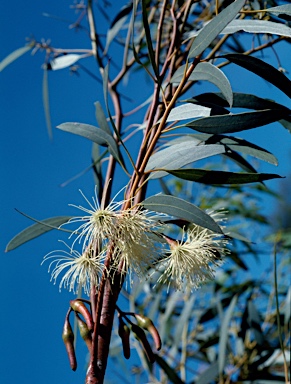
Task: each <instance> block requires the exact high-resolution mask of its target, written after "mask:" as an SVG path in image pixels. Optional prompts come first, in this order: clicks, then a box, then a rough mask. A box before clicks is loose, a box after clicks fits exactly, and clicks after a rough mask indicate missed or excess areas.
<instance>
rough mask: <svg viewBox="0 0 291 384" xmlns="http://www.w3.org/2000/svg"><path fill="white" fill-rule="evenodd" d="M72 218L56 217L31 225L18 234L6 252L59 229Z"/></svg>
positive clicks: (8, 245) (10, 242)
mask: <svg viewBox="0 0 291 384" xmlns="http://www.w3.org/2000/svg"><path fill="white" fill-rule="evenodd" d="M70 218H71V216H56V217H50V218H48V219H45V220H42V221H37V220H35V219H33V220H35V221H37V223H36V224H33V225H31V226H30V227H28V228H26V229H24V230H23V231H21V232H20V233H18V234H17V235H16V236H15V237H13V239H12V240H10V241H9V243H8V244H7V247H6V249H5V252H9V251H12V250H13V249H15V248H17V247H19V246H20V245H22V244H24V243H26V242H28V241H30V240H32V239H34V238H36V237H38V236H40V235H42V234H44V233H46V232H49V231H51V230H52V229H57V228H58V227H59V226H60V225H61V224H64V223H66V222H67V221H68V220H69V219H70Z"/></svg>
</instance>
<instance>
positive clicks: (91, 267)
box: [41, 246, 104, 296]
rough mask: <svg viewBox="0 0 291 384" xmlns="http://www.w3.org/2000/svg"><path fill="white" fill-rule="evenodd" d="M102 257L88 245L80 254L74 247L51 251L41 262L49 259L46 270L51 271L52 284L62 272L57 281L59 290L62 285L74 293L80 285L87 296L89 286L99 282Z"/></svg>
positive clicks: (96, 284)
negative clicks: (58, 281)
mask: <svg viewBox="0 0 291 384" xmlns="http://www.w3.org/2000/svg"><path fill="white" fill-rule="evenodd" d="M67 247H68V248H69V249H70V247H69V246H67ZM103 259H104V257H103V254H102V253H101V254H96V253H95V251H94V250H93V249H92V248H91V247H88V248H87V249H86V250H85V251H84V252H83V253H82V254H81V253H79V252H78V251H76V250H74V249H70V251H69V252H68V251H64V250H57V251H52V252H50V253H48V254H47V255H46V256H45V257H44V260H43V261H42V263H41V264H43V263H44V262H45V261H48V260H50V264H49V267H48V272H51V281H54V284H56V281H57V279H58V278H59V277H60V276H61V275H62V273H63V272H64V275H63V276H62V278H61V280H60V283H59V290H60V291H61V289H62V287H64V288H66V289H68V290H69V291H73V292H74V293H76V292H77V291H78V288H79V287H81V288H83V289H84V292H85V293H86V294H87V295H88V296H89V294H90V290H91V288H92V287H94V286H95V287H97V286H98V284H99V277H100V275H101V273H102V270H103V268H104V266H103V264H102V261H103Z"/></svg>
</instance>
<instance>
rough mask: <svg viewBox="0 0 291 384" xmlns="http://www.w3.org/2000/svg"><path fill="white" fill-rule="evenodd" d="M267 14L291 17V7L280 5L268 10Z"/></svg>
mask: <svg viewBox="0 0 291 384" xmlns="http://www.w3.org/2000/svg"><path fill="white" fill-rule="evenodd" d="M267 12H269V13H273V14H274V15H288V16H291V5H290V4H285V5H279V6H278V7H271V8H268V9H267Z"/></svg>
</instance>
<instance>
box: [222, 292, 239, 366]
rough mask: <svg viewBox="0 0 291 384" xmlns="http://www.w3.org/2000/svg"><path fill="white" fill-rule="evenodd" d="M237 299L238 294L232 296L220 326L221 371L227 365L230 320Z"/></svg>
mask: <svg viewBox="0 0 291 384" xmlns="http://www.w3.org/2000/svg"><path fill="white" fill-rule="evenodd" d="M237 299H238V296H237V295H235V296H234V297H233V298H232V300H231V303H230V304H229V307H228V308H227V310H226V312H225V316H224V318H223V320H222V324H221V328H220V337H219V344H218V372H219V373H222V372H223V369H224V365H225V360H226V345H227V340H228V329H229V322H230V319H231V316H232V314H233V311H234V309H235V306H236V302H237Z"/></svg>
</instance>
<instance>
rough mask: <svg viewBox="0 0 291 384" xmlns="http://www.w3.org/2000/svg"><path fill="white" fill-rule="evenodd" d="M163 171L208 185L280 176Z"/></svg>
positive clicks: (188, 170)
mask: <svg viewBox="0 0 291 384" xmlns="http://www.w3.org/2000/svg"><path fill="white" fill-rule="evenodd" d="M165 171H166V172H168V173H170V174H171V175H173V176H176V177H178V178H180V179H183V180H190V181H196V182H198V183H203V184H210V185H219V184H247V183H256V182H262V181H264V180H271V179H279V178H282V177H281V176H279V175H276V174H272V173H237V172H223V171H210V170H205V169H165Z"/></svg>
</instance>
